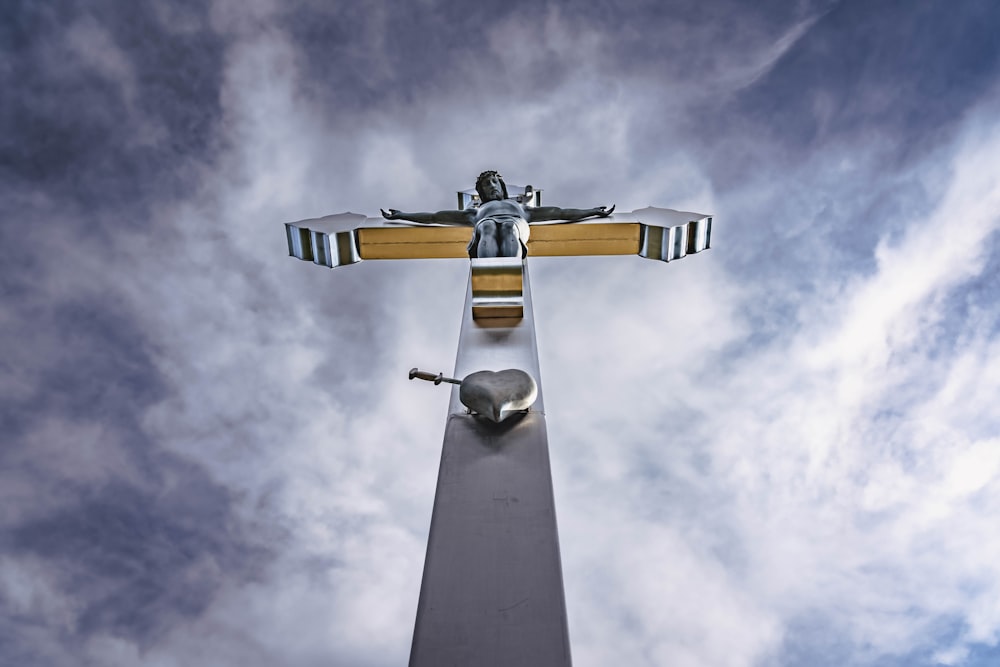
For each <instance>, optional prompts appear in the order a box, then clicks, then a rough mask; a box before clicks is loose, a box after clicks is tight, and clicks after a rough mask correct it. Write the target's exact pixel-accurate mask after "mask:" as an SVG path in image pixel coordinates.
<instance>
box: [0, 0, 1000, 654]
mask: <svg viewBox="0 0 1000 667" xmlns="http://www.w3.org/2000/svg"><path fill="white" fill-rule="evenodd" d="M0 12H2V21H0V49H2V60H0V63H2V64H0V84H2V90H3V91H4V95H3V103H2V105H0V123H2V132H0V213H2V218H0V219H2V225H0V289H2V294H3V302H2V308H0V336H2V342H3V345H2V346H0V433H2V434H3V441H2V443H3V447H2V448H0V462H2V465H0V508H2V509H0V601H2V603H0V663H3V664H25V665H53V666H62V665H101V666H104V665H148V666H156V667H167V666H174V665H190V664H212V665H220V666H225V665H248V666H253V665H274V664H282V665H295V666H309V665H319V664H323V665H329V664H335V665H359V666H372V667H376V666H382V665H386V666H388V665H398V664H402V663H404V662H405V660H406V657H407V655H408V652H409V641H410V636H411V633H412V628H413V616H414V612H415V609H416V601H417V593H418V589H419V579H420V572H421V567H422V563H423V556H424V545H425V540H426V534H427V529H428V525H429V520H430V510H431V503H432V501H433V489H434V483H435V476H436V473H437V467H438V457H439V454H440V443H441V437H442V434H443V430H444V416H445V413H446V409H447V401H448V395H447V394H448V393H447V391H444V390H442V389H440V388H437V389H435V388H434V387H433V386H431V385H425V384H419V385H418V384H417V383H412V382H408V381H407V380H406V372H407V370H408V369H409V368H411V367H413V366H420V367H421V368H426V369H428V370H433V371H444V372H445V373H446V374H447V373H448V372H450V371H451V370H452V366H453V363H454V353H455V346H456V343H457V340H458V326H459V322H460V308H461V304H462V299H463V295H464V291H465V280H466V272H467V267H466V265H465V262H463V261H460V260H432V261H423V262H418V261H412V262H364V263H362V264H360V265H358V266H353V267H349V268H343V269H338V270H336V271H333V272H330V271H327V270H324V269H320V268H319V267H315V266H311V265H308V264H304V263H301V262H298V261H295V260H293V259H290V258H289V257H287V255H286V250H285V245H284V243H285V241H284V231H283V227H282V223H283V222H286V221H291V220H299V219H303V218H308V217H316V216H319V215H325V214H329V213H337V212H342V211H355V212H362V213H367V214H374V213H375V212H376V211H377V210H378V208H380V207H390V206H391V207H394V208H400V209H404V210H433V209H438V208H447V207H450V206H451V205H452V204H453V202H454V192H455V191H456V190H460V189H466V188H468V187H471V186H472V183H473V180H474V178H475V176H476V175H477V174H478V173H479V172H480V171H482V170H484V169H490V168H496V169H498V170H500V171H501V172H502V173H503V174H504V175H505V176H506V177H507V178H508V180H509V181H510V182H513V183H519V184H523V183H532V184H534V185H535V186H536V187H540V188H543V189H544V190H545V199H546V203H549V204H553V205H564V206H579V207H589V206H596V205H605V204H608V205H609V204H611V203H615V204H617V205H618V207H619V210H625V211H627V210H633V209H637V208H641V207H644V206H648V205H654V206H663V207H669V208H676V209H681V210H695V211H704V212H707V213H712V214H714V216H715V228H714V230H713V249H712V250H711V251H710V252H708V253H704V254H700V255H698V256H696V257H691V258H688V259H685V260H684V261H682V262H677V263H672V264H670V265H669V266H667V265H663V264H660V263H655V262H648V261H644V260H640V259H638V258H632V259H629V258H620V257H614V258H571V259H563V258H551V259H550V258H538V259H536V260H533V261H532V263H531V267H532V285H533V288H534V290H533V295H534V300H535V306H536V313H535V315H536V319H537V323H538V337H539V347H540V356H541V365H542V374H543V380H544V385H545V394H546V409H547V419H548V425H549V433H550V447H551V455H552V465H553V474H554V482H555V489H556V502H557V507H558V513H559V514H558V518H559V523H560V530H561V533H560V537H561V544H562V554H563V565H564V573H565V579H566V596H567V603H568V607H569V623H570V635H571V641H572V645H573V657H574V660H575V664H577V665H579V666H582V667H590V666H595V667H596V666H597V665H608V664H630V665H637V666H644V665H650V666H652V665H666V664H669V665H676V666H685V665H700V666H719V667H744V666H747V667H749V666H762V667H763V666H766V667H779V666H780V667H791V666H796V665H831V666H832V665H857V666H878V667H890V666H892V667H895V666H906V667H912V666H915V665H919V666H922V665H927V666H931V665H964V666H969V667H981V666H986V665H995V664H998V663H1000V648H998V640H1000V602H998V601H1000V533H998V531H997V530H996V518H995V517H996V516H997V515H998V513H1000V417H998V416H997V415H998V413H997V411H996V410H995V408H994V405H995V404H996V402H997V398H998V397H1000V307H998V306H997V304H996V298H995V295H996V294H997V293H998V290H1000V279H998V277H997V276H998V268H1000V259H998V256H1000V254H998V252H997V251H998V247H1000V241H998V234H997V229H998V227H1000V185H998V180H1000V179H998V178H997V176H998V174H1000V157H997V156H1000V122H998V121H997V119H998V118H1000V89H998V86H997V83H996V82H997V81H998V80H1000V76H998V73H1000V46H998V44H997V41H996V39H995V34H996V32H997V29H998V27H1000V9H998V8H997V7H996V4H995V3H993V2H973V1H962V2H954V3H944V2H879V3H868V2H807V1H802V2H796V3H789V2H761V3H755V4H754V5H753V6H751V5H749V4H747V3H738V2H723V1H712V2H632V3H610V2H608V3H605V2H583V3H564V2H548V3H537V2H536V3H517V2H512V3H505V4H504V5H503V6H498V5H483V6H472V5H466V4H460V3H454V4H451V3H446V2H436V1H434V0H425V1H421V2H411V3H401V2H399V3H393V2H377V1H372V2H366V3H364V4H362V3H357V2H339V3H336V2H335V3H324V2H309V1H302V2H271V1H268V0H253V1H249V2H235V1H232V0H219V1H217V2H205V3H195V2H162V3H125V2H94V3H87V4H86V6H82V5H80V4H79V3H68V2H53V3H45V4H44V5H43V4H41V3H27V2H24V3H20V2H7V3H5V4H4V5H3V8H2V10H0Z"/></svg>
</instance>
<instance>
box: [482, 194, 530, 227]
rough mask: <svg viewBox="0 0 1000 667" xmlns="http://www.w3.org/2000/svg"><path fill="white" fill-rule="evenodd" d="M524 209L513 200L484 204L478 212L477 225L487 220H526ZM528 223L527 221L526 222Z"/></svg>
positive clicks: (500, 200)
mask: <svg viewBox="0 0 1000 667" xmlns="http://www.w3.org/2000/svg"><path fill="white" fill-rule="evenodd" d="M526 217H527V216H525V213H524V209H523V208H522V207H521V205H520V204H518V203H517V202H516V201H514V200H513V199H495V200H493V201H488V202H483V204H482V206H480V207H479V210H478V211H476V224H479V223H480V222H482V221H483V220H486V219H487V218H490V219H493V220H499V219H502V218H517V219H518V220H525V219H526ZM525 221H526V220H525Z"/></svg>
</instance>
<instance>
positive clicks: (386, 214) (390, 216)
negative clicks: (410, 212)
mask: <svg viewBox="0 0 1000 667" xmlns="http://www.w3.org/2000/svg"><path fill="white" fill-rule="evenodd" d="M379 210H380V211H382V217H383V218H385V219H386V220H399V214H400V213H401V211H399V210H397V209H394V208H390V209H389V210H388V211H387V210H385V209H384V208H381V209H379Z"/></svg>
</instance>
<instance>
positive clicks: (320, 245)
mask: <svg viewBox="0 0 1000 667" xmlns="http://www.w3.org/2000/svg"><path fill="white" fill-rule="evenodd" d="M366 220H367V218H366V217H365V216H363V215H361V214H359V213H339V214H337V215H328V216H326V217H325V218H314V219H312V220H300V221H299V222H286V223H285V238H286V240H287V241H288V254H289V255H291V256H292V257H296V258H298V259H301V260H305V261H307V262H314V263H315V264H319V265H320V266H326V267H329V268H331V269H332V268H334V267H337V266H346V265H348V264H357V263H358V262H360V261H361V252H360V243H359V241H358V228H359V226H360V225H363V224H364V223H365V221H366Z"/></svg>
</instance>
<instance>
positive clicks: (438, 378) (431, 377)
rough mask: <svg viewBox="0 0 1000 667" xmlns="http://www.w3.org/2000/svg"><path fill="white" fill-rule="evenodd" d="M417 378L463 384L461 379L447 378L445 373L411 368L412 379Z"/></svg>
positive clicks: (437, 382)
mask: <svg viewBox="0 0 1000 667" xmlns="http://www.w3.org/2000/svg"><path fill="white" fill-rule="evenodd" d="M413 378H417V379H419V380H427V381H428V382H433V383H434V384H441V383H442V382H450V383H451V384H462V381H461V380H456V379H455V378H446V377H445V376H444V374H443V373H438V374H437V375H434V373H428V372H427V371H421V370H418V369H416V368H411V369H410V379H411V380H412V379H413Z"/></svg>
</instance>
